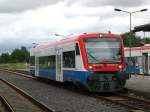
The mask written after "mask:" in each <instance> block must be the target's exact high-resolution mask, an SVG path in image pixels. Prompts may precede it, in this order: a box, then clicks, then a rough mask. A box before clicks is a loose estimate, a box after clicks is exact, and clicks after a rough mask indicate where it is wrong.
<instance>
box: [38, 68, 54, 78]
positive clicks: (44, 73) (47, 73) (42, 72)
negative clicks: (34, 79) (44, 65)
mask: <svg viewBox="0 0 150 112" xmlns="http://www.w3.org/2000/svg"><path fill="white" fill-rule="evenodd" d="M55 75H56V69H39V77H43V78H48V79H52V80H55V79H56V76H55Z"/></svg>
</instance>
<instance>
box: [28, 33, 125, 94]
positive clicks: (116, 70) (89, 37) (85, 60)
mask: <svg viewBox="0 0 150 112" xmlns="http://www.w3.org/2000/svg"><path fill="white" fill-rule="evenodd" d="M30 56H31V60H30V62H31V73H32V74H33V75H35V76H36V77H42V78H47V79H51V80H56V81H59V82H72V83H74V84H78V85H82V86H84V87H86V88H87V89H88V90H89V91H92V92H114V91H121V90H122V89H123V88H124V85H125V83H126V80H127V79H128V74H127V73H126V69H125V60H124V46H123V41H122V38H121V36H120V35H116V34H110V33H94V34H82V35H78V36H74V37H70V38H67V39H62V40H59V41H57V42H55V43H51V44H47V45H41V46H37V47H36V48H32V49H31V52H30Z"/></svg>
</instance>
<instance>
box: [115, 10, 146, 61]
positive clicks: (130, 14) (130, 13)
mask: <svg viewBox="0 0 150 112" xmlns="http://www.w3.org/2000/svg"><path fill="white" fill-rule="evenodd" d="M147 10H148V9H141V10H137V11H133V12H129V11H125V10H121V9H117V8H115V9H114V11H118V12H124V13H128V14H129V16H130V21H129V22H130V38H129V60H130V61H131V36H132V35H131V34H132V29H131V27H132V19H131V17H132V14H134V13H137V12H144V11H147Z"/></svg>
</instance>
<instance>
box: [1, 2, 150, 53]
mask: <svg viewBox="0 0 150 112" xmlns="http://www.w3.org/2000/svg"><path fill="white" fill-rule="evenodd" d="M6 1H7V2H8V0H6ZM16 1H17V0H15V1H14V2H15V3H17V2H19V0H18V1H17V2H16ZM33 1H34V0H31V2H32V3H31V6H30V7H27V6H28V5H27V4H28V3H29V2H28V1H27V2H26V3H25V1H24V2H22V5H23V4H24V6H22V8H21V6H18V5H16V10H12V11H20V13H12V12H9V11H6V10H5V11H4V12H7V13H0V51H1V52H3V51H11V50H12V49H14V48H19V47H20V46H27V47H31V46H32V43H45V42H52V41H56V40H58V39H61V38H62V37H61V36H59V37H56V36H54V34H56V33H57V34H62V35H70V34H82V33H85V32H86V33H93V32H107V31H109V30H110V31H111V32H112V33H120V34H121V33H124V32H127V31H129V15H128V14H125V13H119V12H115V11H114V6H113V5H111V1H112V0H110V3H107V4H106V1H101V0H99V1H101V4H100V3H99V1H96V3H97V7H95V6H90V7H88V6H86V5H81V4H80V2H82V1H78V0H77V2H76V3H74V4H72V5H68V3H69V1H68V0H67V1H65V0H64V1H59V0H57V1H56V2H55V1H51V2H48V0H45V1H47V4H43V5H41V4H40V5H36V4H33ZM34 2H35V1H34ZM37 2H38V1H37ZM86 2H87V0H84V1H83V2H82V3H84V4H85V3H86ZM88 2H92V1H88ZM88 2H87V3H88ZM127 2H128V1H127ZM48 3H49V4H48ZM37 4H38V3H37ZM102 4H103V5H104V4H105V5H104V6H103V5H102ZM112 4H115V5H117V4H118V6H121V5H120V4H119V3H118V2H115V1H114V2H113V3H112ZM137 4H139V3H137ZM0 5H1V1H0ZM3 5H4V4H3ZM32 5H33V6H32ZM98 5H99V6H98ZM126 5H127V3H126ZM127 6H128V5H127ZM129 6H130V5H129ZM6 7H8V5H6ZM141 7H142V6H138V7H135V8H134V9H135V10H136V9H141ZM146 7H149V5H147V6H146ZM6 9H7V8H6ZM8 9H9V8H8ZM21 11H22V12H21ZM8 12H9V13H8ZM149 17H150V14H149V13H140V14H135V15H133V16H132V20H133V21H132V26H135V25H140V24H143V23H145V22H149Z"/></svg>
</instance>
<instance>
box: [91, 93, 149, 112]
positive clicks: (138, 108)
mask: <svg viewBox="0 0 150 112" xmlns="http://www.w3.org/2000/svg"><path fill="white" fill-rule="evenodd" d="M93 96H94V97H95V98H99V99H103V100H106V101H109V102H112V103H115V104H119V105H121V106H124V107H126V108H128V109H129V111H130V112H150V100H145V99H140V98H136V97H131V96H128V95H124V94H113V95H107V96H105V95H102V96H100V95H93Z"/></svg>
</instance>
